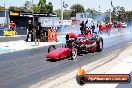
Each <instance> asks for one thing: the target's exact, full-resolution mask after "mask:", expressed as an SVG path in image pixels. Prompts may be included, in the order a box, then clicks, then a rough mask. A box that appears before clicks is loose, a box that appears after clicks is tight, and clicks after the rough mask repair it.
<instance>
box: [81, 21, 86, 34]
mask: <svg viewBox="0 0 132 88" xmlns="http://www.w3.org/2000/svg"><path fill="white" fill-rule="evenodd" d="M80 26H81V27H80V31H81V34H84V27H85V24H84V21H82V23H81V24H80Z"/></svg>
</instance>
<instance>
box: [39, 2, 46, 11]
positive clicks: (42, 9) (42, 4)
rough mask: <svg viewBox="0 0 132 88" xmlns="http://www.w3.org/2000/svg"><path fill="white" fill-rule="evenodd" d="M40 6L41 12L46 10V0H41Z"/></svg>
mask: <svg viewBox="0 0 132 88" xmlns="http://www.w3.org/2000/svg"><path fill="white" fill-rule="evenodd" d="M38 8H39V12H40V13H45V12H46V0H39V3H38Z"/></svg>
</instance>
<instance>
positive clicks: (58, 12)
mask: <svg viewBox="0 0 132 88" xmlns="http://www.w3.org/2000/svg"><path fill="white" fill-rule="evenodd" d="M54 13H55V14H57V16H58V17H61V10H60V9H58V10H55V11H54Z"/></svg>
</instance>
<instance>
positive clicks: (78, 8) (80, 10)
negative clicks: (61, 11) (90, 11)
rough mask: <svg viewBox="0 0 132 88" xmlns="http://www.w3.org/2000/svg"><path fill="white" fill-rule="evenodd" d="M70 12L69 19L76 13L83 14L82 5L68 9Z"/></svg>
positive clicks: (75, 5)
mask: <svg viewBox="0 0 132 88" xmlns="http://www.w3.org/2000/svg"><path fill="white" fill-rule="evenodd" d="M70 10H71V17H75V16H76V13H80V12H84V11H85V9H84V7H83V6H82V5H80V4H74V5H72V6H71V7H70Z"/></svg>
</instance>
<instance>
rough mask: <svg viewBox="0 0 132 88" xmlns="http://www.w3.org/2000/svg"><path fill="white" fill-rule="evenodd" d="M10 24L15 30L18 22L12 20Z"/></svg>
mask: <svg viewBox="0 0 132 88" xmlns="http://www.w3.org/2000/svg"><path fill="white" fill-rule="evenodd" d="M9 26H10V29H12V30H13V31H14V30H15V29H16V24H15V23H14V22H13V21H11V23H10V24H9Z"/></svg>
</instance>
